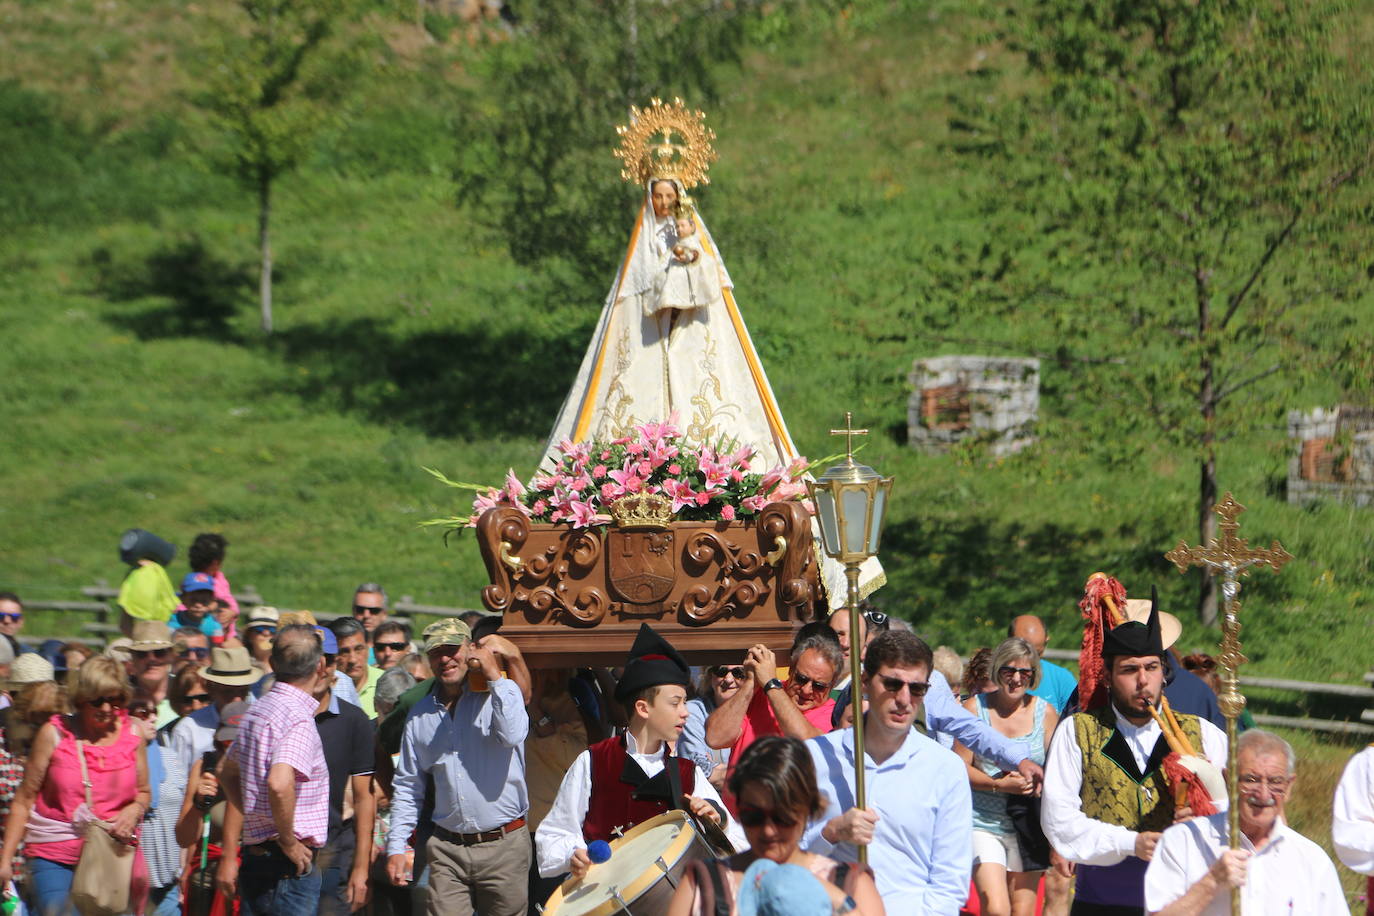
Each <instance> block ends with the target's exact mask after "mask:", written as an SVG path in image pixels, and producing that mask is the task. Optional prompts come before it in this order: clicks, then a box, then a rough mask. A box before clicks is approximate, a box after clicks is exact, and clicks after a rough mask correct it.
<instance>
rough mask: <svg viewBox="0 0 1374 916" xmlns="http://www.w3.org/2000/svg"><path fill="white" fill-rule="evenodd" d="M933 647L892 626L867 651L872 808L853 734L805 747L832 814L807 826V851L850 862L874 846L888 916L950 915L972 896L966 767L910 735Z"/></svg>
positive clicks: (925, 687) (842, 733) (822, 738)
mask: <svg viewBox="0 0 1374 916" xmlns="http://www.w3.org/2000/svg"><path fill="white" fill-rule="evenodd" d="M931 662H932V659H931V652H930V647H929V646H927V645H926V644H925V643H924V642H922V641H921V640H920V639H919V638H917V637H916V636H915V635H914V634H912V633H907V632H904V631H900V630H892V631H889V632H887V633H883V634H882V635H880V636H878V637H876V638H875V639H874V640H873V642H871V643H869V646H868V649H867V651H866V652H864V672H865V673H864V678H865V680H864V685H863V686H864V687H865V688H866V689H867V691H868V700H869V708H868V712H867V713H865V714H864V756H865V758H866V760H865V766H864V780H865V787H866V789H867V794H868V803H869V804H868V807H867V808H864V809H860V808H857V807H855V805H854V731H853V729H843V730H841V731H835V732H831V733H830V734H828V735H822V736H820V737H819V738H812V739H811V740H810V741H808V742H807V745H808V747H809V748H810V750H811V756H812V759H813V760H814V761H815V764H816V780H817V782H818V783H819V784H820V790H821V794H822V795H823V796H824V797H825V802H826V810H825V813H824V814H823V815H821V817H820V818H819V819H818V820H816V821H814V822H813V823H812V824H811V825H810V826H808V827H807V829H806V833H805V835H804V836H803V838H802V845H803V846H804V847H805V848H806V850H807V851H808V852H813V853H819V854H822V855H828V856H831V857H832V858H837V859H850V860H852V859H854V858H856V852H855V849H854V844H856V843H863V844H866V845H867V846H868V850H869V864H870V865H872V866H873V871H874V875H875V877H876V879H877V882H878V893H879V894H881V895H882V898H883V904H884V905H885V906H886V907H887V911H888V912H889V913H903V914H912V916H948V914H950V913H957V912H958V911H959V908H960V906H962V905H963V903H964V901H965V900H966V899H967V898H968V886H969V885H968V882H969V873H970V869H971V867H972V857H973V852H972V843H973V838H972V831H973V808H972V800H971V795H970V792H969V783H968V773H967V770H966V768H965V767H964V764H963V761H961V760H960V759H959V758H958V757H956V756H955V755H954V754H953V753H951V752H950V751H948V750H946V749H945V748H943V747H941V746H940V745H939V744H937V743H936V742H934V741H932V740H931V739H929V738H927V737H926V736H925V735H923V734H921V733H920V732H919V731H918V730H916V729H913V728H912V727H911V726H912V723H913V722H915V721H916V716H917V715H918V714H919V713H920V711H921V705H922V704H921V699H922V697H924V696H925V695H926V693H927V691H928V690H929V689H930V670H931Z"/></svg>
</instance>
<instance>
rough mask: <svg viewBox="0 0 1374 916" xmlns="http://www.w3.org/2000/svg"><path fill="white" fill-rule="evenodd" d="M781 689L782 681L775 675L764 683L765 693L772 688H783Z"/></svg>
mask: <svg viewBox="0 0 1374 916" xmlns="http://www.w3.org/2000/svg"><path fill="white" fill-rule="evenodd" d="M781 689H782V681H780V680H778V679H777V678H775V677H770V678H769V679H768V680H767V682H766V683H764V685H763V692H764V693H767V692H768V691H770V690H781Z"/></svg>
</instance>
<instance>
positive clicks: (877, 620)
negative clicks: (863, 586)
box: [864, 611, 887, 627]
mask: <svg viewBox="0 0 1374 916" xmlns="http://www.w3.org/2000/svg"><path fill="white" fill-rule="evenodd" d="M864 619H865V620H867V621H868V622H869V623H871V624H873V625H874V626H875V627H880V626H882V625H883V624H885V623H887V615H886V614H884V613H883V612H882V611H864Z"/></svg>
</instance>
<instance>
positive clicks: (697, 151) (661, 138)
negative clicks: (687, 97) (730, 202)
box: [615, 99, 716, 188]
mask: <svg viewBox="0 0 1374 916" xmlns="http://www.w3.org/2000/svg"><path fill="white" fill-rule="evenodd" d="M615 132H616V133H618V134H619V135H620V148H619V149H617V150H616V151H615V155H616V158H618V159H619V160H620V161H621V163H622V164H623V165H624V168H622V169H621V170H620V177H621V178H623V179H625V180H626V181H633V182H637V183H638V184H644V183H645V182H646V181H648V180H649V179H650V178H674V179H676V180H677V181H679V182H680V183H681V184H682V186H683V187H684V188H693V187H696V186H697V185H698V184H710V183H711V179H710V178H708V177H707V175H706V172H707V170H708V169H710V168H711V163H712V162H715V161H716V151H715V149H714V148H713V147H712V146H711V141H712V140H714V139H716V132H715V131H713V130H711V128H709V127H707V126H706V114H705V112H703V111H700V110H697V111H692V110H690V109H688V108H687V105H686V103H684V102H683V101H682V99H673V100H672V101H671V102H664V101H663V100H662V99H653V100H651V102H650V104H649V107H648V108H644V109H640V108H636V107H635V106H633V105H631V106H630V123H629V124H622V125H620V126H619V127H617V128H616V129H615Z"/></svg>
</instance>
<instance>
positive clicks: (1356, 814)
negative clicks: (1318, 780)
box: [1331, 744, 1374, 905]
mask: <svg viewBox="0 0 1374 916" xmlns="http://www.w3.org/2000/svg"><path fill="white" fill-rule="evenodd" d="M1331 842H1332V844H1333V845H1334V846H1335V847H1336V856H1337V857H1338V858H1339V859H1340V860H1341V862H1343V863H1344V864H1345V867H1346V868H1348V869H1350V870H1351V871H1357V872H1359V873H1360V874H1362V875H1370V876H1372V877H1370V879H1369V893H1370V894H1374V744H1371V745H1370V746H1369V747H1367V748H1365V749H1364V750H1362V751H1360V752H1359V753H1358V754H1356V755H1355V756H1354V757H1352V758H1350V762H1349V763H1348V764H1346V766H1345V772H1344V773H1342V774H1341V781H1340V783H1339V784H1337V786H1336V800H1335V802H1334V804H1332V806H1331ZM1369 899H1370V900H1374V897H1370V898H1369ZM1372 905H1374V904H1372Z"/></svg>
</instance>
